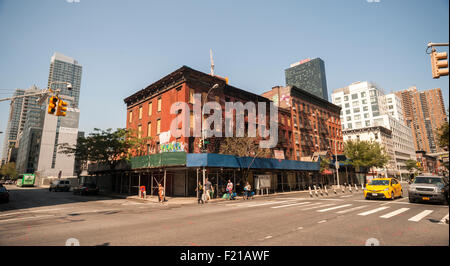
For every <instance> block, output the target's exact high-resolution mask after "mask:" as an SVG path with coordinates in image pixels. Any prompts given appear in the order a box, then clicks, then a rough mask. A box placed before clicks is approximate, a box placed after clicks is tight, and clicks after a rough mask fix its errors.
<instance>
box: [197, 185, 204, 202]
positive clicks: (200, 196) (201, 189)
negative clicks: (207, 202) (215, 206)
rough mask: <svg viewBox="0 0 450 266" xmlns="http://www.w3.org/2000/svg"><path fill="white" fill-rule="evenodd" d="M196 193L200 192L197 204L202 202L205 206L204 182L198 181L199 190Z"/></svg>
mask: <svg viewBox="0 0 450 266" xmlns="http://www.w3.org/2000/svg"><path fill="white" fill-rule="evenodd" d="M195 191H197V192H198V199H197V203H198V204H200V202H201V203H202V204H203V203H204V201H203V198H202V196H203V186H202V182H200V181H198V184H197V188H196V189H195Z"/></svg>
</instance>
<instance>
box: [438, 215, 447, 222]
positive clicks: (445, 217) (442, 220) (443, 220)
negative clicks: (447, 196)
mask: <svg viewBox="0 0 450 266" xmlns="http://www.w3.org/2000/svg"><path fill="white" fill-rule="evenodd" d="M445 220H448V213H447V215H445V216H444V218H442V219H441V221H440V222H439V223H440V224H445Z"/></svg>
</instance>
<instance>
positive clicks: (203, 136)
mask: <svg viewBox="0 0 450 266" xmlns="http://www.w3.org/2000/svg"><path fill="white" fill-rule="evenodd" d="M218 87H219V84H217V83H216V84H214V85H213V86H212V87H211V88H210V89H209V90H208V93H207V94H206V97H205V98H204V99H203V101H202V144H203V145H205V129H204V119H205V110H204V107H205V103H206V99H208V96H209V93H210V92H211V91H212V90H214V89H217V88H218ZM203 152H204V148H203V147H202V153H203ZM202 173H203V195H202V198H204V195H205V192H206V188H205V182H206V168H205V167H203V170H202Z"/></svg>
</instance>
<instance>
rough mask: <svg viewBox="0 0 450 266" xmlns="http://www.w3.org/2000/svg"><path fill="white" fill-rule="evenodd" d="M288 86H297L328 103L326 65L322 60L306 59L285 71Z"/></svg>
mask: <svg viewBox="0 0 450 266" xmlns="http://www.w3.org/2000/svg"><path fill="white" fill-rule="evenodd" d="M285 75H286V86H295V87H297V88H299V89H302V90H305V91H307V92H309V93H311V94H314V95H316V96H318V97H320V98H322V99H324V100H327V101H328V89H327V79H326V76H325V63H324V62H323V60H322V59H320V58H315V59H312V60H311V59H305V60H302V61H300V62H297V63H294V64H291V67H290V68H288V69H286V70H285Z"/></svg>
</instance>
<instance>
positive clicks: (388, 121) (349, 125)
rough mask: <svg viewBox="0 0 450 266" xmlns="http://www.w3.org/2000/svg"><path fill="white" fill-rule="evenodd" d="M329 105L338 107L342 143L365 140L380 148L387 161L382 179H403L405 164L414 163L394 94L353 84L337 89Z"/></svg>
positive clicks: (375, 87)
mask: <svg viewBox="0 0 450 266" xmlns="http://www.w3.org/2000/svg"><path fill="white" fill-rule="evenodd" d="M332 102H333V103H334V104H336V105H338V106H340V107H342V110H341V117H340V118H341V122H342V130H343V135H344V141H347V140H350V139H353V140H358V139H359V140H361V141H362V140H366V141H370V140H372V141H376V142H379V143H381V144H382V146H383V147H384V148H385V150H386V152H387V154H388V155H389V157H390V161H389V163H388V165H387V166H386V168H385V169H379V171H382V172H384V173H385V174H386V175H389V176H395V175H399V174H402V175H407V173H408V171H407V170H406V168H405V161H406V160H408V159H415V150H414V148H413V146H414V145H413V143H412V133H411V130H410V129H409V128H408V127H407V126H406V124H405V123H404V121H403V119H401V118H402V107H401V101H400V99H399V98H398V97H396V96H395V95H394V94H387V95H385V94H384V92H383V91H382V90H381V89H380V88H378V87H377V85H376V84H374V83H370V82H367V81H365V82H355V83H352V84H351V85H349V86H347V87H345V88H340V89H337V90H335V91H334V92H333V94H332Z"/></svg>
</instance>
